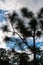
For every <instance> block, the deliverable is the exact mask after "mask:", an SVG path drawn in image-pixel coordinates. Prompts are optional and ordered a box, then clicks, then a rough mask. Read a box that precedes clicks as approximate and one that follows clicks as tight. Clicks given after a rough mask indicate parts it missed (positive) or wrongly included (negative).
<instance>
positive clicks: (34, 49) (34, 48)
mask: <svg viewBox="0 0 43 65" xmlns="http://www.w3.org/2000/svg"><path fill="white" fill-rule="evenodd" d="M33 45H34V46H33V51H34V65H36V45H35V30H34V35H33Z"/></svg>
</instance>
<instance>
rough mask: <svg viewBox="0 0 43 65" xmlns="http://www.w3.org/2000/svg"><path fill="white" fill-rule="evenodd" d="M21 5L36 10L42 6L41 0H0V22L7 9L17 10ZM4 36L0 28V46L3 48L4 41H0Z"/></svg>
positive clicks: (4, 19) (4, 45)
mask: <svg viewBox="0 0 43 65" xmlns="http://www.w3.org/2000/svg"><path fill="white" fill-rule="evenodd" d="M21 7H28V8H29V9H30V10H33V11H34V12H37V11H38V10H39V8H41V7H43V0H0V22H3V21H4V22H5V21H6V17H5V16H6V12H7V11H12V10H17V9H20V8H21ZM0 24H1V23H0ZM3 24H4V23H3ZM4 36H5V34H4V33H3V32H2V30H0V42H1V43H0V47H3V48H4V47H6V44H5V42H2V41H3V39H2V37H4ZM41 40H42V39H41ZM38 41H39V39H38ZM3 43H4V44H3Z"/></svg>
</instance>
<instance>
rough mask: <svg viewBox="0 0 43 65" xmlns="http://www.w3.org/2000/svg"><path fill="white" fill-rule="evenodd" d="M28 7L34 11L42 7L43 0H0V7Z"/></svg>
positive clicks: (8, 8) (9, 8)
mask: <svg viewBox="0 0 43 65" xmlns="http://www.w3.org/2000/svg"><path fill="white" fill-rule="evenodd" d="M21 7H28V8H29V9H31V10H33V11H34V12H36V11H37V10H38V9H39V8H40V7H43V0H0V9H7V10H12V9H19V8H21Z"/></svg>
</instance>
